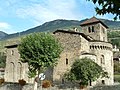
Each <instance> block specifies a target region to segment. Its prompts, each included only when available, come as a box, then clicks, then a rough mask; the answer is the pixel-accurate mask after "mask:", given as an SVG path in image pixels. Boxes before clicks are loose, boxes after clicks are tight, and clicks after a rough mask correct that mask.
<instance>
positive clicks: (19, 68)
mask: <svg viewBox="0 0 120 90" xmlns="http://www.w3.org/2000/svg"><path fill="white" fill-rule="evenodd" d="M18 45H19V44H18V43H16V44H15V43H14V44H11V45H8V46H5V47H6V48H7V50H6V54H7V55H6V56H7V57H6V68H5V76H4V77H5V81H6V82H18V80H19V79H24V80H25V81H27V82H32V80H31V79H30V78H28V75H27V73H28V65H27V63H22V62H21V61H20V60H19V59H20V54H19V53H18V49H17V46H18Z"/></svg>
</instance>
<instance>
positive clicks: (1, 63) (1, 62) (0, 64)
mask: <svg viewBox="0 0 120 90" xmlns="http://www.w3.org/2000/svg"><path fill="white" fill-rule="evenodd" d="M5 65H6V55H5V53H4V52H0V68H5Z"/></svg>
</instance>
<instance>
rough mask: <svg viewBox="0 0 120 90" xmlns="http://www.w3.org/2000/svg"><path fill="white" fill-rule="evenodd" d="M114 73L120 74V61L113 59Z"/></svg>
mask: <svg viewBox="0 0 120 90" xmlns="http://www.w3.org/2000/svg"><path fill="white" fill-rule="evenodd" d="M114 73H115V74H120V63H119V61H114Z"/></svg>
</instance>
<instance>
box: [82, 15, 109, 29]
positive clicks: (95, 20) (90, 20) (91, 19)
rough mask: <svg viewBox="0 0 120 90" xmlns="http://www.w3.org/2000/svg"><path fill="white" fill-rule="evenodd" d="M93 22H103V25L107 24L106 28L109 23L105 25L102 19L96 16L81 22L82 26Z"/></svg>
mask: <svg viewBox="0 0 120 90" xmlns="http://www.w3.org/2000/svg"><path fill="white" fill-rule="evenodd" d="M93 23H101V24H102V25H103V26H105V27H106V28H108V26H107V25H105V24H104V23H103V22H102V21H101V20H99V19H97V18H96V17H92V18H90V19H88V20H86V21H84V22H82V23H81V24H80V26H85V25H89V24H93Z"/></svg>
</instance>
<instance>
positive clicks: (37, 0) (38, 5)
mask: <svg viewBox="0 0 120 90" xmlns="http://www.w3.org/2000/svg"><path fill="white" fill-rule="evenodd" d="M95 6H96V5H94V4H93V3H92V2H88V1H86V0H0V31H3V32H5V33H8V34H12V33H17V32H21V31H25V30H28V29H30V28H33V27H36V26H39V25H42V24H43V23H45V22H49V21H52V20H56V19H66V20H82V19H86V18H91V17H93V16H96V17H97V18H103V19H112V18H113V16H112V15H104V16H99V15H96V12H95V9H94V8H95Z"/></svg>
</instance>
